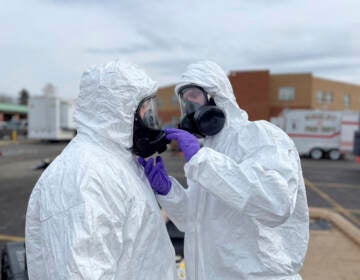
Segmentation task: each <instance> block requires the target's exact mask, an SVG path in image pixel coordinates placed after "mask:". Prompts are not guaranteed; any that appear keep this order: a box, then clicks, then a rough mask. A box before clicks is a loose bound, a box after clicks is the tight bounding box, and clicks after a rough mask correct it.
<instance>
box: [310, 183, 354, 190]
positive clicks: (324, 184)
mask: <svg viewBox="0 0 360 280" xmlns="http://www.w3.org/2000/svg"><path fill="white" fill-rule="evenodd" d="M312 183H313V184H317V185H321V186H320V187H326V188H349V189H360V185H350V184H343V183H323V182H312Z"/></svg>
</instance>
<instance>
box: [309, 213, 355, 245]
mask: <svg viewBox="0 0 360 280" xmlns="http://www.w3.org/2000/svg"><path fill="white" fill-rule="evenodd" d="M309 214H310V218H313V219H319V218H321V219H324V220H327V221H329V222H331V223H333V224H334V225H335V226H336V227H337V228H338V229H339V230H340V231H341V232H343V233H344V234H345V235H346V236H348V237H349V238H350V239H351V240H352V241H354V242H355V243H356V244H357V245H358V246H360V229H359V228H357V227H356V226H354V225H353V224H352V223H350V222H349V221H348V220H346V219H345V218H343V217H342V216H341V215H339V214H338V213H336V212H335V211H332V210H329V209H326V208H318V207H309Z"/></svg>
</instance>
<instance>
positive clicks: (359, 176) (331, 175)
mask: <svg viewBox="0 0 360 280" xmlns="http://www.w3.org/2000/svg"><path fill="white" fill-rule="evenodd" d="M302 167H303V175H304V178H305V184H306V188H307V190H306V191H307V196H308V204H309V206H313V207H325V208H331V209H332V210H334V211H336V212H338V213H339V214H341V215H342V216H344V217H345V218H346V219H348V220H349V221H351V222H352V223H353V224H354V225H356V226H357V227H360V164H359V163H357V162H356V161H355V160H340V161H331V160H320V161H314V160H309V159H302Z"/></svg>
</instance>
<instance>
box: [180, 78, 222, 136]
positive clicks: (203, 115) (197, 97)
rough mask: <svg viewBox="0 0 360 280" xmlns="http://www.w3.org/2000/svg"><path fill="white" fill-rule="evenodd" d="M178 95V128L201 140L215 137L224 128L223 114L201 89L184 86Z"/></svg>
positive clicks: (193, 86) (194, 86)
mask: <svg viewBox="0 0 360 280" xmlns="http://www.w3.org/2000/svg"><path fill="white" fill-rule="evenodd" d="M178 95H179V98H180V106H181V114H182V118H181V120H180V123H179V128H181V129H183V130H186V131H188V132H190V133H192V134H194V135H196V136H197V137H199V138H202V137H205V136H212V135H215V134H217V133H219V132H220V130H221V129H222V128H223V127H224V124H225V113H224V112H223V110H221V109H220V108H219V107H217V106H216V104H215V102H214V99H213V98H209V96H208V94H207V93H206V92H205V91H204V90H203V89H202V88H201V87H199V86H196V85H187V86H184V87H182V88H180V90H179V92H178Z"/></svg>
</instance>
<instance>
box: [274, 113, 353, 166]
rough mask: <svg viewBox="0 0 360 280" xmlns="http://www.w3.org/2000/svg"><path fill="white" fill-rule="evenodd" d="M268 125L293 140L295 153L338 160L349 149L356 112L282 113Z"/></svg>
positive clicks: (348, 151) (351, 148)
mask: <svg viewBox="0 0 360 280" xmlns="http://www.w3.org/2000/svg"><path fill="white" fill-rule="evenodd" d="M270 122H272V123H274V124H276V125H278V126H279V127H280V128H282V129H283V130H284V131H285V132H286V133H287V134H288V135H289V136H290V137H291V138H292V139H293V141H294V143H295V145H296V147H297V149H298V151H299V154H300V155H306V156H310V157H311V158H313V159H320V158H323V157H329V158H330V159H332V160H338V159H340V158H341V157H342V155H343V154H345V153H350V152H352V150H353V142H354V133H355V131H356V130H357V129H358V128H359V112H353V111H320V110H305V109H304V110H300V109H299V110H298V109H295V110H285V111H284V112H283V113H282V114H281V115H280V116H279V117H275V118H271V119H270Z"/></svg>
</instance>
